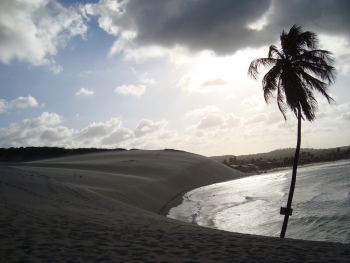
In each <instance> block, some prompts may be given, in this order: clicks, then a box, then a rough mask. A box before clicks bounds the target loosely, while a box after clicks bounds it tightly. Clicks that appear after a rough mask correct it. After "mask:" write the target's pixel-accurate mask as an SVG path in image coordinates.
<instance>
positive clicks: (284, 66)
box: [248, 25, 335, 238]
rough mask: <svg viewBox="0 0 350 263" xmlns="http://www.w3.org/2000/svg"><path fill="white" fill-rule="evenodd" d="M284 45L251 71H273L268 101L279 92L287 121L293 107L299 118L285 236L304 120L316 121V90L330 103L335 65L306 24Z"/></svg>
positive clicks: (266, 85) (265, 83)
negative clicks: (305, 29)
mask: <svg viewBox="0 0 350 263" xmlns="http://www.w3.org/2000/svg"><path fill="white" fill-rule="evenodd" d="M280 40H281V48H280V49H278V48H277V47H276V46H274V45H271V46H270V49H269V53H268V57H267V58H258V59H255V60H253V61H252V62H251V64H250V66H249V69H248V74H249V75H250V76H251V77H252V78H254V79H257V76H258V71H259V68H260V66H263V67H268V68H269V70H268V72H267V73H266V74H265V76H264V77H263V79H262V88H263V92H264V98H265V101H266V102H267V103H268V102H269V101H270V99H271V98H272V97H274V96H275V95H276V99H277V105H278V108H279V110H280V111H281V113H282V115H283V117H284V119H285V120H287V118H286V110H287V109H288V108H289V109H290V110H291V111H292V112H293V113H294V114H295V116H296V117H297V119H298V132H297V146H296V149H295V155H294V161H293V172H292V180H291V184H290V190H289V195H288V202H287V207H281V210H280V214H281V215H284V221H283V226H282V230H281V235H280V237H281V238H284V236H285V233H286V230H287V225H288V219H289V216H290V215H292V211H293V210H292V208H291V206H292V200H293V194H294V188H295V182H296V175H297V167H298V159H299V152H300V143H301V120H308V121H313V120H314V119H315V111H316V109H317V101H316V99H315V97H314V94H313V91H315V90H316V91H318V92H320V93H321V94H322V95H323V96H324V97H326V99H327V101H328V103H330V102H331V101H333V99H332V98H331V97H330V96H329V95H328V93H327V88H328V86H329V85H330V84H332V83H334V77H335V68H334V67H333V62H334V60H333V55H332V53H330V52H329V51H326V50H321V49H318V48H317V44H318V38H317V35H316V34H315V33H313V32H310V31H303V30H302V27H300V26H297V25H293V26H292V28H291V29H290V30H289V32H288V33H287V32H285V31H284V30H283V32H282V34H281V37H280Z"/></svg>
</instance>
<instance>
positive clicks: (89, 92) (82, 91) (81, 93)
mask: <svg viewBox="0 0 350 263" xmlns="http://www.w3.org/2000/svg"><path fill="white" fill-rule="evenodd" d="M94 94H95V92H94V91H93V90H89V89H86V88H81V89H80V90H78V91H77V92H76V93H75V96H92V95H94Z"/></svg>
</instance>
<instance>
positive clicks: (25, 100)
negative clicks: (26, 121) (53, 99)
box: [0, 95, 39, 113]
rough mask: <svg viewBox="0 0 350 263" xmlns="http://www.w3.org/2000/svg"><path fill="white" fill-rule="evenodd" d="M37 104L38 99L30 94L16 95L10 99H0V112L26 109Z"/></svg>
mask: <svg viewBox="0 0 350 263" xmlns="http://www.w3.org/2000/svg"><path fill="white" fill-rule="evenodd" d="M38 106H39V104H38V101H37V100H36V99H35V98H34V97H32V96H31V95H28V96H27V97H18V98H16V99H13V100H10V101H6V100H3V99H0V113H2V112H5V111H7V110H11V109H27V108H36V107H38Z"/></svg>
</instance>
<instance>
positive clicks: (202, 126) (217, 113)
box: [185, 105, 241, 131]
mask: <svg viewBox="0 0 350 263" xmlns="http://www.w3.org/2000/svg"><path fill="white" fill-rule="evenodd" d="M185 120H188V121H190V122H191V123H194V125H192V127H194V128H195V129H196V130H206V131H208V130H215V129H231V128H235V127H238V126H239V125H240V123H241V120H240V118H238V117H236V116H234V115H233V114H230V113H226V112H224V111H223V110H221V109H219V108H218V107H216V106H213V105H209V106H206V107H204V108H199V109H195V110H192V111H189V112H187V113H186V114H185Z"/></svg>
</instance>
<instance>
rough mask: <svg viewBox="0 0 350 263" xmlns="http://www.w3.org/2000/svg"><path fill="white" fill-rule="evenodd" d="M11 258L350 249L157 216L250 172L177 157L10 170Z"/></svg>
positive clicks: (105, 157)
mask: <svg viewBox="0 0 350 263" xmlns="http://www.w3.org/2000/svg"><path fill="white" fill-rule="evenodd" d="M0 172H1V175H0V209H1V211H2V212H1V215H0V226H1V254H0V256H1V257H0V259H1V260H0V261H1V262H18V261H21V260H22V261H29V262H38V261H42V262H56V261H57V262H62V261H65V262H66V261H71V262H95V261H99V262H330V261H332V262H350V261H349V259H350V247H349V245H344V244H338V243H326V242H311V241H299V240H298V241H296V240H288V239H286V240H280V239H277V238H269V237H260V236H253V235H243V234H237V233H229V232H224V231H219V230H215V229H209V228H203V227H198V226H195V225H191V224H187V223H183V222H178V221H175V220H172V219H169V218H166V217H164V216H161V215H159V214H157V212H159V210H160V209H161V208H162V207H164V205H165V204H166V203H167V202H168V201H169V200H172V199H173V198H174V197H176V196H177V195H178V194H179V193H181V192H183V191H185V190H189V189H193V188H196V187H200V186H203V185H207V184H211V183H215V182H220V181H225V180H229V179H234V178H238V177H241V176H242V174H241V173H239V172H236V171H234V170H232V169H229V168H227V167H225V166H223V165H221V164H219V163H216V162H214V161H210V160H209V159H207V158H205V157H202V156H199V155H194V154H190V153H184V152H175V151H128V152H121V153H98V154H86V155H80V156H72V157H65V158H57V159H52V160H47V161H40V162H32V163H27V164H25V165H22V166H18V167H6V166H1V167H0Z"/></svg>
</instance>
